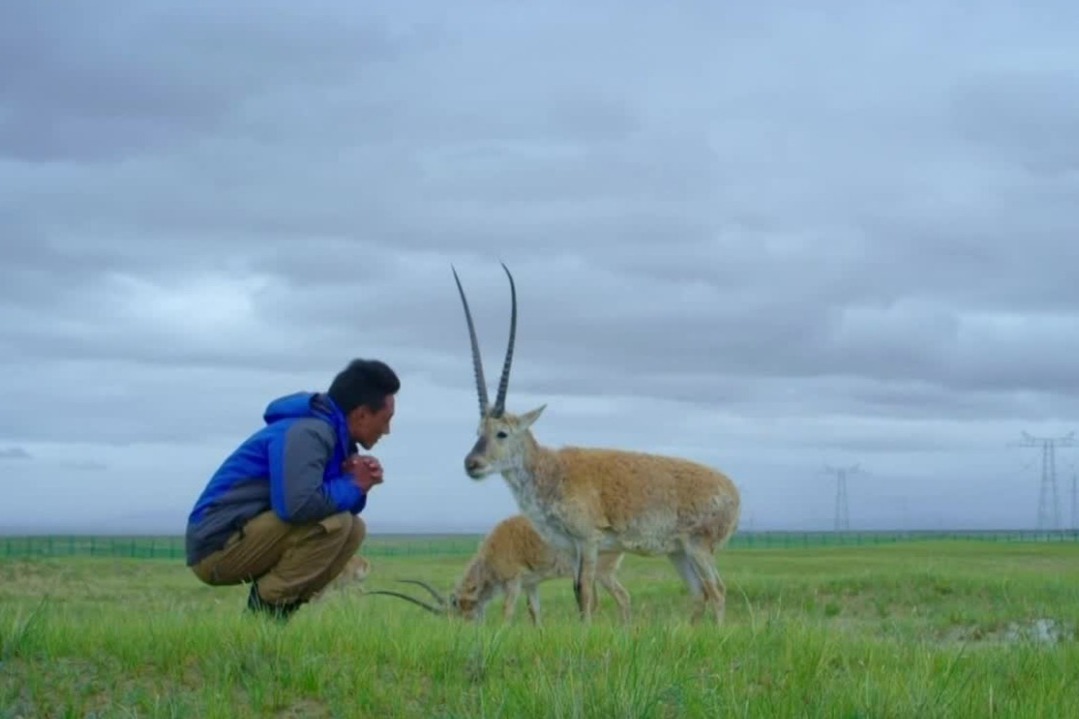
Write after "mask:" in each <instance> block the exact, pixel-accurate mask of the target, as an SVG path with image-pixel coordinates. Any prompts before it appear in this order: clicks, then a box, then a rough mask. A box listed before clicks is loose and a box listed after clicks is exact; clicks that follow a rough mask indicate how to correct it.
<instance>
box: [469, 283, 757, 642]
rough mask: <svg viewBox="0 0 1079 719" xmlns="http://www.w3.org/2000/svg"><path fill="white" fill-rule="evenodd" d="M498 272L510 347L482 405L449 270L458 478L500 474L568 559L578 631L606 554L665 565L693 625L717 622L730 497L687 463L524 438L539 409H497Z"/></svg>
mask: <svg viewBox="0 0 1079 719" xmlns="http://www.w3.org/2000/svg"><path fill="white" fill-rule="evenodd" d="M502 268H503V269H504V270H505V272H506V276H507V277H508V278H509V281H510V289H511V293H512V303H513V304H512V311H511V322H510V339H509V342H508V345H507V348H506V358H505V361H504V363H503V367H502V375H501V377H500V379H499V385H498V395H497V397H496V399H495V400H494V402H493V403H490V404H489V401H488V398H487V388H486V386H485V381H484V376H483V372H482V364H483V363H482V361H481V359H480V356H479V345H478V339H477V336H476V332H475V327H474V326H473V322H472V317H471V314H470V310H469V307H468V300H467V298H466V297H465V293H464V288H463V287H462V286H461V283H460V280H459V278H458V277H457V271H456V270H454V279H455V280H456V281H457V288H458V291H459V293H460V295H461V302H462V307H463V309H464V312H465V318H466V320H467V323H468V330H469V339H470V342H471V344H472V361H473V369H474V374H475V379H476V389H477V392H478V394H479V401H480V423H479V428H478V431H477V434H478V437H477V440H476V443H475V445H474V446H473V448H472V450H471V451H470V452H469V453H468V454H467V455H466V457H465V472H466V473H467V474H468V475H469V476H470V477H471V478H472V479H475V480H480V479H483V478H484V477H487V476H489V475H491V474H501V475H502V477H503V478H504V479H505V481H506V483H507V484H508V485H509V487H510V490H511V491H512V492H513V496H514V499H516V501H517V505H518V507H519V508H520V511H521V513H522V514H524V515H525V516H527V517H528V518H529V519H530V520H531V521H532V524H533V525H534V526H535V528H536V529H537V530H538V531H539V533H540V534H541V535H542V536H543V538H544V540H545V541H546V542H547V543H549V544H551V545H552V546H554V547H555V548H557V549H561V550H564V551H567V552H571V553H572V554H573V556H574V557H575V558H576V567H575V572H576V576H575V578H574V591H575V594H576V596H577V605H578V609H579V610H580V613H581V617H582V619H584V620H585V621H588V620H589V619H590V617H591V613H592V606H593V601H592V597H593V593H594V581H595V576H596V563H597V559H598V556H599V553H600V552H603V551H607V552H627V553H633V554H638V555H644V556H655V555H660V554H663V555H666V556H667V557H668V558H669V559H670V561H671V562H672V563H673V564H674V565H675V567H676V568H677V569H678V572H679V574H680V575H681V577H682V579H683V581H684V582H685V584H686V586H687V587H688V588H689V591H690V593H691V594H692V595H693V597H694V599H695V600H696V601H695V607H694V611H693V615H692V616H693V619H694V620H697V619H700V618H701V617H702V615H703V613H704V610H705V608H706V607H711V608H712V612H713V615H714V617H715V619H716V621H717V622H722V621H723V617H724V612H725V608H726V587H725V586H724V584H723V581H722V579H720V577H719V574H718V573H717V572H716V568H715V558H714V553H715V551H716V549H718V548H719V547H722V546H723V545H724V544H725V543H726V542H727V540H728V539H729V538H730V536H731V535H732V534H733V533H734V532H735V531H736V529H737V528H738V521H739V515H740V512H741V498H740V495H739V492H738V489H737V487H735V485H734V483H733V482H731V480H730V479H729V478H728V477H727V476H726V475H724V474H722V473H721V472H718V471H716V470H714V469H712V468H710V467H706V466H704V465H703V464H699V463H697V462H692V461H689V460H685V459H679V458H675V457H664V456H659V455H654V454H647V453H643V452H632V451H625V450H619V449H600V448H585V447H564V448H561V449H553V448H549V447H545V446H543V445H541V444H540V443H539V442H537V441H536V439H535V437H534V436H533V434H532V429H531V428H532V426H533V424H535V422H536V420H538V419H539V417H540V415H541V414H542V413H543V410H544V408H545V406H546V405H541V406H540V407H537V408H536V409H533V410H531V411H529V412H526V413H523V414H511V413H510V412H508V411H506V409H505V400H506V391H507V388H508V386H509V376H510V368H511V364H512V360H513V347H514V338H515V333H516V324H517V321H516V317H517V299H516V298H517V295H516V289H515V286H514V282H513V275H512V274H511V273H510V271H509V268H507V267H506V266H505V264H503V265H502ZM653 421H658V420H653Z"/></svg>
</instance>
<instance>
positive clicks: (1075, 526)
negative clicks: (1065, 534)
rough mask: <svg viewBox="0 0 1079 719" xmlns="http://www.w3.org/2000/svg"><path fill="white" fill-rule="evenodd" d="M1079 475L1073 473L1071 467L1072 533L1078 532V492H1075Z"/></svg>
mask: <svg viewBox="0 0 1079 719" xmlns="http://www.w3.org/2000/svg"><path fill="white" fill-rule="evenodd" d="M1076 480H1079V475H1077V474H1076V472H1075V467H1072V531H1073V532H1074V531H1076V530H1079V492H1076V485H1077V481H1076Z"/></svg>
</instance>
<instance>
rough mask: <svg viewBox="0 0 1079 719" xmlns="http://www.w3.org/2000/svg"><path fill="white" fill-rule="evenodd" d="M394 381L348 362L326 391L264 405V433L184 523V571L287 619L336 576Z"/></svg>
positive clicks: (360, 534) (357, 526) (214, 480)
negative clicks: (235, 588)
mask: <svg viewBox="0 0 1079 719" xmlns="http://www.w3.org/2000/svg"><path fill="white" fill-rule="evenodd" d="M400 387H401V383H400V380H399V379H398V377H397V375H396V374H395V373H394V371H393V370H392V369H390V367H389V366H387V365H386V364H385V363H384V362H380V361H378V360H364V359H356V360H353V361H352V362H350V363H349V364H348V366H347V367H345V368H344V369H343V370H342V371H341V372H340V373H339V374H338V375H337V376H336V377H335V378H334V380H333V382H332V383H331V385H330V388H329V390H327V391H326V392H297V393H295V394H290V395H286V396H283V397H279V398H277V399H275V400H273V401H271V402H270V403H269V405H268V406H267V408H266V411H265V413H264V416H263V420H264V422H265V426H264V427H262V428H261V429H259V430H258V431H256V432H255V433H254V434H252V435H251V436H250V437H248V438H247V439H246V440H245V441H244V442H243V443H242V444H241V445H240V446H239V447H238V448H237V449H236V450H235V451H234V452H233V453H232V454H231V455H229V457H228V458H226V459H225V461H224V462H223V463H222V465H221V467H220V468H219V469H218V470H217V472H215V473H214V475H213V477H211V478H210V481H209V483H208V484H207V486H206V488H205V489H204V490H203V492H202V494H201V496H200V497H199V498H198V501H196V503H195V506H194V509H193V510H192V511H191V514H190V516H189V517H188V523H187V532H186V551H187V565H188V566H189V567H191V569H192V571H193V572H194V573H195V576H197V577H198V578H199V579H200V580H202V581H203V582H205V583H206V584H208V585H211V586H224V585H236V584H242V583H250V584H251V590H250V593H249V594H248V599H247V608H248V609H249V610H251V611H252V612H255V613H265V614H268V615H271V616H274V617H277V618H279V619H288V618H289V617H290V616H291V615H292V613H293V612H295V611H296V610H297V609H299V608H300V607H301V606H302V605H303V604H305V603H307V602H308V601H309V600H310V599H311V598H312V597H314V596H315V595H316V594H318V592H319V591H320V590H321V589H323V588H324V587H325V586H326V585H328V584H329V583H330V582H331V581H333V579H334V578H335V577H337V575H338V574H340V573H341V571H342V570H343V569H344V567H345V565H346V563H347V562H348V560H349V559H350V558H351V557H353V556H354V555H355V554H356V552H357V551H358V550H359V547H360V544H361V543H362V542H363V539H364V535H365V533H366V529H365V526H364V523H363V520H362V519H360V517H359V514H360V512H362V511H363V509H364V507H365V506H366V505H367V495H368V493H369V492H370V491H371V488H372V487H373V486H374V485H376V484H380V483H381V482H382V467H381V465H380V464H379V462H378V460H377V459H375V458H374V457H372V456H369V455H363V456H361V455H359V454H358V453H357V449H356V444H357V443H358V444H359V445H360V446H362V447H363V448H364V449H365V450H370V449H371V448H372V447H374V445H375V443H376V442H378V440H379V439H380V438H381V437H382V436H383V435H385V434H389V433H390V421H391V420H392V418H393V414H394V398H395V395H396V394H397V392H398V390H399V389H400Z"/></svg>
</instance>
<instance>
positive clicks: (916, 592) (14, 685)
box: [0, 540, 1079, 719]
mask: <svg viewBox="0 0 1079 719" xmlns="http://www.w3.org/2000/svg"><path fill="white" fill-rule="evenodd" d="M448 541H449V540H448ZM466 558H467V557H464V556H454V555H452V554H443V555H437V554H436V555H426V556H425V555H421V554H401V555H392V556H381V557H377V558H376V557H374V556H372V562H373V565H374V567H373V573H372V575H371V577H370V579H369V580H368V586H369V587H370V588H376V587H385V588H401V587H402V586H403V587H405V588H406V590H407V591H412V588H411V587H409V586H408V585H397V584H396V583H395V582H394V580H395V579H397V578H402V577H410V576H412V577H416V576H418V577H422V578H425V579H428V580H429V581H432V582H433V583H434V584H436V586H440V587H444V588H446V589H448V588H449V587H450V586H451V585H452V583H453V580H454V579H455V577H456V575H457V573H458V571H460V569H461V567H462V566H463V564H464V561H465V559H466ZM717 564H718V566H719V567H720V569H721V571H722V573H723V576H724V578H725V579H726V582H727V588H728V609H727V622H726V624H725V625H724V626H723V627H719V628H717V627H715V626H713V625H710V624H707V623H705V624H701V625H690V624H688V623H687V622H686V621H685V620H684V612H685V610H686V609H687V598H686V595H685V594H684V591H683V589H682V587H681V585H680V584H679V582H678V580H677V578H676V575H675V573H674V571H673V568H672V567H671V566H670V565H669V564H668V563H667V562H666V560H664V559H644V558H638V557H628V558H627V559H626V562H625V564H624V567H623V571H622V573H621V575H620V576H621V578H622V581H623V583H624V584H625V585H626V587H627V588H628V589H629V591H630V592H631V594H632V595H633V603H634V620H633V623H632V625H631V626H628V627H625V626H622V625H620V623H619V622H618V621H617V620H616V613H615V607H614V603H613V602H612V601H611V600H610V598H609V597H607V596H606V595H605V594H601V597H600V608H599V616H598V617H597V618H596V620H595V622H594V624H593V625H592V626H590V627H587V628H586V627H582V626H581V625H580V623H579V621H578V620H577V617H576V613H575V609H574V605H573V594H572V588H571V585H570V583H569V580H565V581H560V580H555V581H552V582H549V583H547V584H545V585H544V587H543V592H542V597H543V611H544V626H542V627H540V628H534V627H532V626H530V624H529V623H528V619H527V612H526V611H525V608H524V604H523V601H522V603H521V606H520V607H519V608H518V614H517V617H516V621H515V622H514V623H513V624H512V625H511V626H508V627H506V626H503V625H502V623H501V621H500V616H499V614H500V612H499V610H500V600H496V602H495V603H494V604H493V605H492V606H491V609H490V610H489V612H488V617H487V620H486V621H485V622H484V623H483V624H482V625H481V626H476V625H464V624H462V623H458V622H451V621H448V620H446V619H444V618H440V617H435V616H432V615H430V614H427V613H426V612H423V611H422V610H421V609H419V608H417V607H414V606H412V605H410V604H408V603H406V602H403V601H400V600H397V599H394V598H392V597H385V596H369V597H368V596H363V595H362V594H361V593H360V592H358V591H353V590H344V591H340V592H337V593H334V594H332V595H330V596H328V597H327V598H326V599H324V600H323V601H321V602H318V603H315V604H312V605H310V606H308V607H305V608H304V609H303V610H302V611H301V612H300V613H299V614H297V615H296V617H295V618H294V619H293V621H292V622H291V623H289V624H287V625H284V626H278V625H276V624H272V623H269V622H266V621H263V620H258V619H256V618H254V617H249V616H245V615H244V614H243V612H242V611H241V608H242V606H243V602H244V597H245V595H246V589H245V588H243V587H235V588H232V587H230V588H221V589H212V588H208V587H204V586H202V585H200V584H199V583H198V582H197V581H196V579H195V578H194V576H193V575H191V574H190V573H189V571H188V570H187V569H186V568H185V567H184V566H183V563H182V562H181V561H178V560H172V559H131V558H116V557H104V558H102V557H60V558H57V557H45V558H32V559H26V558H7V559H4V558H0V662H2V663H0V718H2V719H9V718H11V717H174V716H175V717H206V718H212V717H426V718H434V717H496V716H497V717H602V718H604V719H606V718H608V717H627V718H628V717H633V718H635V719H636V718H643V717H696V716H700V717H718V716H724V717H726V716H747V717H874V718H876V717H909V718H911V719H924V718H927V717H979V718H982V717H1053V718H1058V717H1067V716H1079V679H1077V676H1079V675H1077V674H1076V671H1077V669H1076V668H1077V667H1079V643H1077V641H1076V628H1077V625H1079V544H1076V543H1074V542H1073V543H1056V544H1040V543H1034V542H1029V543H991V542H984V541H958V540H956V541H922V542H895V543H890V544H881V545H877V546H840V547H809V548H792V549H757V548H739V547H735V548H731V549H729V550H727V551H725V552H723V553H721V554H720V556H719V559H718V562H717Z"/></svg>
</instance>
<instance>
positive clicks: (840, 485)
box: [824, 464, 859, 532]
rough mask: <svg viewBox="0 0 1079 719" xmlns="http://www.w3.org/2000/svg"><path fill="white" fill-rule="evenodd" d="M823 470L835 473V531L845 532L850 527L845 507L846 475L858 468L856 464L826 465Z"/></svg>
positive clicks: (848, 514) (848, 515) (847, 509)
mask: <svg viewBox="0 0 1079 719" xmlns="http://www.w3.org/2000/svg"><path fill="white" fill-rule="evenodd" d="M824 471H825V472H827V473H828V474H834V475H835V531H837V532H845V531H847V530H848V529H850V510H849V508H848V507H847V475H848V474H853V473H855V472H857V471H859V470H858V465H857V464H852V465H851V466H849V467H831V466H827V467H825V468H824Z"/></svg>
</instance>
